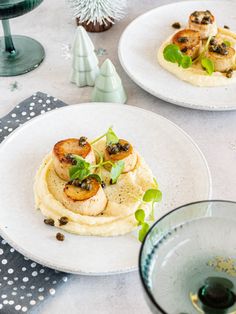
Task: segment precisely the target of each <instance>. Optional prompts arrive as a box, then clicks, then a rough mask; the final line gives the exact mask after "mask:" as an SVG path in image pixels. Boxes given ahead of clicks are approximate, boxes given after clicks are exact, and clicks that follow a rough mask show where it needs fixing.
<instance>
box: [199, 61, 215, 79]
mask: <svg viewBox="0 0 236 314" xmlns="http://www.w3.org/2000/svg"><path fill="white" fill-rule="evenodd" d="M201 65H202V67H203V68H204V69H205V70H206V72H207V73H208V74H209V75H212V73H213V72H214V70H215V66H214V63H213V62H212V61H211V60H210V59H208V58H206V57H204V58H202V59H201Z"/></svg>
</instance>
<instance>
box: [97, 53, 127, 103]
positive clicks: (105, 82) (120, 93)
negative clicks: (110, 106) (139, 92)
mask: <svg viewBox="0 0 236 314" xmlns="http://www.w3.org/2000/svg"><path fill="white" fill-rule="evenodd" d="M126 100H127V96H126V93H125V90H124V88H123V85H122V82H121V79H120V77H119V75H118V74H117V72H116V69H115V67H114V65H113V64H112V62H111V61H110V60H109V59H106V60H105V61H104V62H103V64H102V66H101V69H100V74H99V75H98V76H97V78H96V81H95V87H94V89H93V92H92V101H94V102H96V101H97V102H114V103H122V104H123V103H125V102H126Z"/></svg>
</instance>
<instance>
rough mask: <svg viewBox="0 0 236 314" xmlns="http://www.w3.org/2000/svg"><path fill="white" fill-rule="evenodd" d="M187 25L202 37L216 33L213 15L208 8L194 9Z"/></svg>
mask: <svg viewBox="0 0 236 314" xmlns="http://www.w3.org/2000/svg"><path fill="white" fill-rule="evenodd" d="M188 26H189V28H190V29H193V30H196V31H198V32H199V33H200V36H201V38H202V39H206V38H208V37H210V36H215V35H216V34H217V25H216V21H215V17H214V15H213V14H212V13H211V12H210V11H209V10H206V11H194V12H193V13H192V14H191V15H190V17H189V21H188Z"/></svg>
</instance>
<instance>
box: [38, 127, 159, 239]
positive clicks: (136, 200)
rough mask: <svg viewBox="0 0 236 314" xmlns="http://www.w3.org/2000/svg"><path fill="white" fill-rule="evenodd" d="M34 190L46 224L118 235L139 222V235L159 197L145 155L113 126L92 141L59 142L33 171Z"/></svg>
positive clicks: (128, 230)
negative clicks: (121, 137) (115, 130)
mask: <svg viewBox="0 0 236 314" xmlns="http://www.w3.org/2000/svg"><path fill="white" fill-rule="evenodd" d="M81 141H82V142H83V145H81V143H80V142H81ZM68 156H69V157H68ZM34 195H35V203H36V207H37V208H39V209H40V210H41V212H42V214H43V215H44V217H45V219H44V223H45V224H46V225H50V226H55V227H58V228H61V229H63V230H65V231H68V232H71V233H75V234H79V235H97V236H115V235H122V234H126V233H128V232H131V231H132V230H134V229H136V228H137V227H138V226H139V239H140V240H141V241H142V240H143V238H144V236H145V234H146V233H147V231H148V229H149V223H148V221H149V220H150V219H151V220H153V219H154V204H155V203H156V202H159V201H160V200H161V192H160V191H159V189H158V185H157V182H156V180H155V179H154V178H153V174H152V172H151V170H150V168H149V167H148V165H147V164H146V163H145V161H144V159H143V158H142V157H141V156H140V154H139V153H138V152H137V151H136V149H135V148H134V147H133V145H132V144H131V142H129V141H128V140H126V139H120V138H119V137H118V136H117V135H116V134H115V132H114V131H113V129H112V128H109V129H108V131H107V132H106V133H104V134H103V135H101V136H99V137H98V138H96V139H94V140H92V141H89V140H87V139H86V138H85V137H83V139H82V140H81V138H80V139H66V140H63V141H60V142H58V143H57V144H56V145H55V146H54V148H53V150H52V152H50V153H49V154H47V155H46V156H45V158H44V160H43V162H42V164H41V166H40V168H39V169H38V171H37V174H36V177H35V184H34Z"/></svg>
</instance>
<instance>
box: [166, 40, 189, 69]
mask: <svg viewBox="0 0 236 314" xmlns="http://www.w3.org/2000/svg"><path fill="white" fill-rule="evenodd" d="M163 56H164V58H165V60H167V61H169V62H172V63H178V65H179V66H181V67H182V68H184V69H187V68H189V67H191V65H192V59H191V57H190V56H187V55H184V54H183V53H182V52H181V51H180V49H179V47H178V46H177V45H175V44H169V45H167V46H166V47H165V49H164V50H163Z"/></svg>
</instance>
